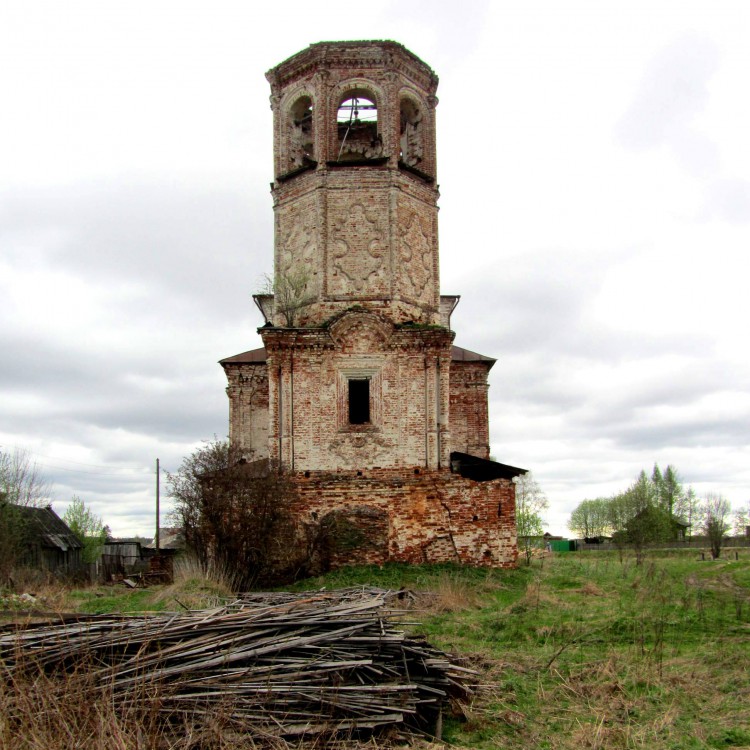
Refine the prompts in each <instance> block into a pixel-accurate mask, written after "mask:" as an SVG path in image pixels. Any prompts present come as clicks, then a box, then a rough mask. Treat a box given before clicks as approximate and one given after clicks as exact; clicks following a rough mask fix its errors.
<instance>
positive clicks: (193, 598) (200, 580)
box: [154, 556, 238, 609]
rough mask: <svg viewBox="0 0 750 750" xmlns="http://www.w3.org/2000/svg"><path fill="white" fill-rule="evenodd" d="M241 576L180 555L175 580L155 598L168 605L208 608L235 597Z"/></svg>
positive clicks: (172, 607) (186, 607)
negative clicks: (206, 566) (205, 568)
mask: <svg viewBox="0 0 750 750" xmlns="http://www.w3.org/2000/svg"><path fill="white" fill-rule="evenodd" d="M237 581H238V577H237V575H236V574H233V573H232V572H231V571H229V570H227V569H225V568H221V567H219V566H216V565H211V564H210V565H209V566H208V569H207V570H204V569H203V568H202V566H201V565H200V563H199V562H198V561H197V560H196V559H195V558H193V557H189V556H185V557H179V558H177V560H176V561H175V566H174V580H173V582H172V584H170V585H169V586H165V587H164V588H162V589H161V590H159V591H158V592H157V593H156V595H155V597H154V602H156V603H164V604H165V605H166V606H167V608H168V609H177V608H183V609H207V608H210V607H215V606H217V605H219V604H221V603H223V602H225V601H226V600H227V599H230V598H232V596H233V594H234V593H235V592H236V591H237Z"/></svg>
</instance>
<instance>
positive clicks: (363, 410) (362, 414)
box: [349, 378, 370, 424]
mask: <svg viewBox="0 0 750 750" xmlns="http://www.w3.org/2000/svg"><path fill="white" fill-rule="evenodd" d="M369 422H370V381H369V379H368V378H361V379H357V380H355V379H351V380H349V424H368V423H369Z"/></svg>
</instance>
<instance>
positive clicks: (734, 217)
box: [708, 179, 750, 224]
mask: <svg viewBox="0 0 750 750" xmlns="http://www.w3.org/2000/svg"><path fill="white" fill-rule="evenodd" d="M708 206H709V210H710V211H711V212H712V213H714V214H716V215H718V216H719V218H721V219H724V220H725V221H728V222H731V223H732V224H747V223H748V222H750V181H748V180H740V179H723V180H717V181H716V182H715V183H714V184H713V185H711V187H710V189H709V194H708Z"/></svg>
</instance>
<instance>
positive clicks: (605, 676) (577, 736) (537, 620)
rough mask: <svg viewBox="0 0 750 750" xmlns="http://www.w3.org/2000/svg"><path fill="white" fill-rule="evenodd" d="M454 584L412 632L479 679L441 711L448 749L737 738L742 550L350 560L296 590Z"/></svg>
mask: <svg viewBox="0 0 750 750" xmlns="http://www.w3.org/2000/svg"><path fill="white" fill-rule="evenodd" d="M358 584H369V585H375V586H383V587H387V588H401V587H405V588H412V589H415V588H424V589H431V590H434V591H437V592H438V594H440V592H441V591H442V590H444V589H445V587H446V584H449V588H450V592H451V594H452V595H455V591H456V590H460V591H462V592H463V593H464V597H465V602H464V605H463V606H458V607H452V608H448V610H447V611H437V612H435V613H429V612H428V613H425V614H424V616H422V617H421V618H420V619H421V620H422V624H421V625H420V626H419V630H420V631H421V632H422V633H424V634H425V635H426V636H427V637H428V638H429V639H430V641H431V642H432V643H434V644H435V645H436V646H439V647H441V648H444V649H446V650H448V651H452V652H454V653H458V654H462V655H464V656H467V657H468V658H469V661H470V662H471V663H473V664H474V665H476V666H477V667H479V668H480V669H481V670H482V680H483V682H484V683H485V684H486V685H487V688H486V689H485V691H484V692H483V694H482V695H481V696H480V697H478V698H477V700H476V701H475V703H474V705H472V706H470V707H469V708H468V709H467V710H465V712H464V715H463V716H461V717H459V718H453V719H449V720H447V721H446V723H445V726H444V735H445V739H446V740H447V741H448V742H450V743H452V744H454V745H456V746H459V747H463V748H476V749H477V750H484V749H485V748H486V749H487V750H490V748H492V749H493V750H495V749H497V748H517V747H528V748H550V750H563V749H565V750H567V749H568V748H570V749H571V750H572V749H573V748H576V749H578V748H602V749H605V748H607V749H608V748H613V749H614V748H657V749H658V748H670V749H672V748H674V750H678V749H679V750H683V749H688V750H692V749H693V748H695V749H696V750H697V748H715V747H721V748H738V747H750V669H748V665H750V659H749V657H750V556H747V553H745V554H744V556H743V557H741V558H740V560H739V561H735V560H734V559H727V560H718V561H711V560H705V561H703V560H698V559H696V555H695V553H688V554H676V555H664V556H659V557H648V558H647V559H646V561H645V562H644V564H643V565H641V566H638V565H636V564H635V562H634V560H633V559H631V558H626V559H624V560H623V561H622V562H620V560H619V558H618V555H617V554H616V553H615V554H608V553H599V552H597V553H579V554H573V553H571V554H564V553H563V554H558V555H555V556H554V557H550V558H546V559H544V560H542V561H535V563H534V564H533V565H532V566H531V567H526V566H523V565H522V566H521V567H520V568H519V569H518V570H516V571H486V570H477V569H467V568H459V567H452V566H416V567H408V566H398V565H386V566H384V567H383V568H352V569H346V570H342V571H337V572H335V573H332V574H330V575H328V576H326V577H322V578H318V579H314V580H311V581H307V582H304V583H302V584H300V585H299V586H298V588H302V587H303V586H304V587H307V588H320V587H323V586H326V587H328V588H333V587H336V586H350V585H358Z"/></svg>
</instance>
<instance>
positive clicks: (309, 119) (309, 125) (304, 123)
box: [288, 96, 315, 169]
mask: <svg viewBox="0 0 750 750" xmlns="http://www.w3.org/2000/svg"><path fill="white" fill-rule="evenodd" d="M314 162H315V132H314V126H313V102H312V99H311V98H310V97H309V96H301V97H300V98H299V99H297V100H296V101H295V102H294V104H293V105H292V106H291V108H290V110H289V164H288V166H289V169H300V168H302V167H308V166H311V165H312V164H314Z"/></svg>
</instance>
